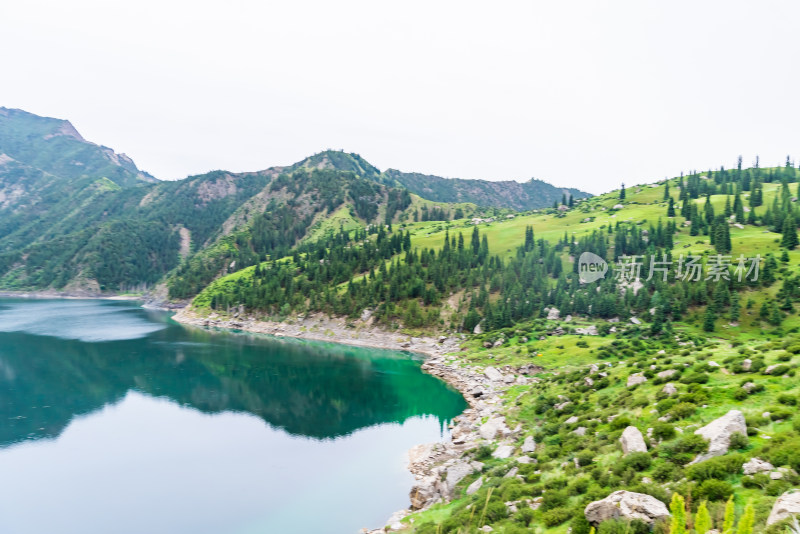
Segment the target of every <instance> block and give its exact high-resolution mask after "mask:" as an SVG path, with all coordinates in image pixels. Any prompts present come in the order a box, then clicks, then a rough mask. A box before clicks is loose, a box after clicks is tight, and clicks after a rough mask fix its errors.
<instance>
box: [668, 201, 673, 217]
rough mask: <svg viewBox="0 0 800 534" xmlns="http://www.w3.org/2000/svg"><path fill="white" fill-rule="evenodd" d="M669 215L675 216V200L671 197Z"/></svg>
mask: <svg viewBox="0 0 800 534" xmlns="http://www.w3.org/2000/svg"><path fill="white" fill-rule="evenodd" d="M667 217H675V201H674V200H672V197H669V205H668V206H667Z"/></svg>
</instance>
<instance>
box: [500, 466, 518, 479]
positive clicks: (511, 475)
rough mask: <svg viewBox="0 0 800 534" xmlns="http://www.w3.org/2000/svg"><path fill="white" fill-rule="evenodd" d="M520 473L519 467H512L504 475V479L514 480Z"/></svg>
mask: <svg viewBox="0 0 800 534" xmlns="http://www.w3.org/2000/svg"><path fill="white" fill-rule="evenodd" d="M517 473H519V467H512V468H511V469H509V470H508V473H506V474H505V475H503V478H514V477H515V476H517Z"/></svg>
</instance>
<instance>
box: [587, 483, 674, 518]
mask: <svg viewBox="0 0 800 534" xmlns="http://www.w3.org/2000/svg"><path fill="white" fill-rule="evenodd" d="M583 513H584V515H585V516H586V520H587V521H589V522H590V523H593V524H598V523H602V522H603V521H607V520H609V519H618V518H619V519H626V520H633V519H640V520H642V521H644V522H645V523H649V524H653V523H654V522H655V521H656V520H657V519H661V518H662V517H669V510H668V509H667V505H666V504H664V503H663V502H661V501H659V500H658V499H656V498H655V497H652V496H650V495H646V494H644V493H635V492H632V491H615V492H614V493H612V494H611V495H609V496H608V497H606V498H605V499H602V500H600V501H594V502H592V503H589V504H588V505H587V506H586V509H585V510H584V511H583Z"/></svg>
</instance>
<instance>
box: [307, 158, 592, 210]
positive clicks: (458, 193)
mask: <svg viewBox="0 0 800 534" xmlns="http://www.w3.org/2000/svg"><path fill="white" fill-rule="evenodd" d="M298 166H303V167H309V168H332V169H337V170H342V171H352V172H355V173H356V174H358V175H360V176H363V177H364V178H367V179H370V180H374V181H376V182H379V183H382V184H385V185H390V186H393V187H401V188H403V189H408V190H409V191H410V192H412V193H414V194H416V195H419V196H420V197H422V198H425V199H428V200H432V201H434V202H448V203H463V202H466V203H470V204H475V205H477V206H483V207H495V208H511V209H513V210H516V211H528V210H532V209H538V208H547V207H550V206H552V205H553V203H554V202H561V201H562V199H563V198H564V196H565V195H566V198H570V197H572V198H574V199H576V200H577V199H581V198H589V197H591V196H592V195H591V194H589V193H586V192H584V191H580V190H578V189H573V188H559V187H556V186H554V185H551V184H548V183H547V182H543V181H542V180H536V179H534V178H531V179H530V180H529V181H527V182H523V183H520V182H515V181H512V180H506V181H489V180H465V179H462V178H442V177H440V176H434V175H429V174H421V173H407V172H401V171H398V170H395V169H388V170H387V171H385V172H381V171H380V170H378V169H377V168H376V167H374V166H372V165H371V164H370V163H369V162H367V161H366V160H364V158H362V157H361V156H359V155H358V154H350V153H346V152H341V151H333V150H328V151H325V152H320V153H319V154H315V155H314V156H311V157H310V158H307V159H306V160H304V161H302V162H300V163H297V164H295V165H294V166H292V168H297V167H298Z"/></svg>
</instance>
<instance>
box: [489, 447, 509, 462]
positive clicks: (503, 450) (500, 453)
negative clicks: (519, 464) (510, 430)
mask: <svg viewBox="0 0 800 534" xmlns="http://www.w3.org/2000/svg"><path fill="white" fill-rule="evenodd" d="M513 453H514V447H513V446H511V445H500V446H499V447H497V448H496V449H495V450H494V452H493V453H492V456H493V457H495V458H499V459H504V458H510V457H511V455H512V454H513Z"/></svg>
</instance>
